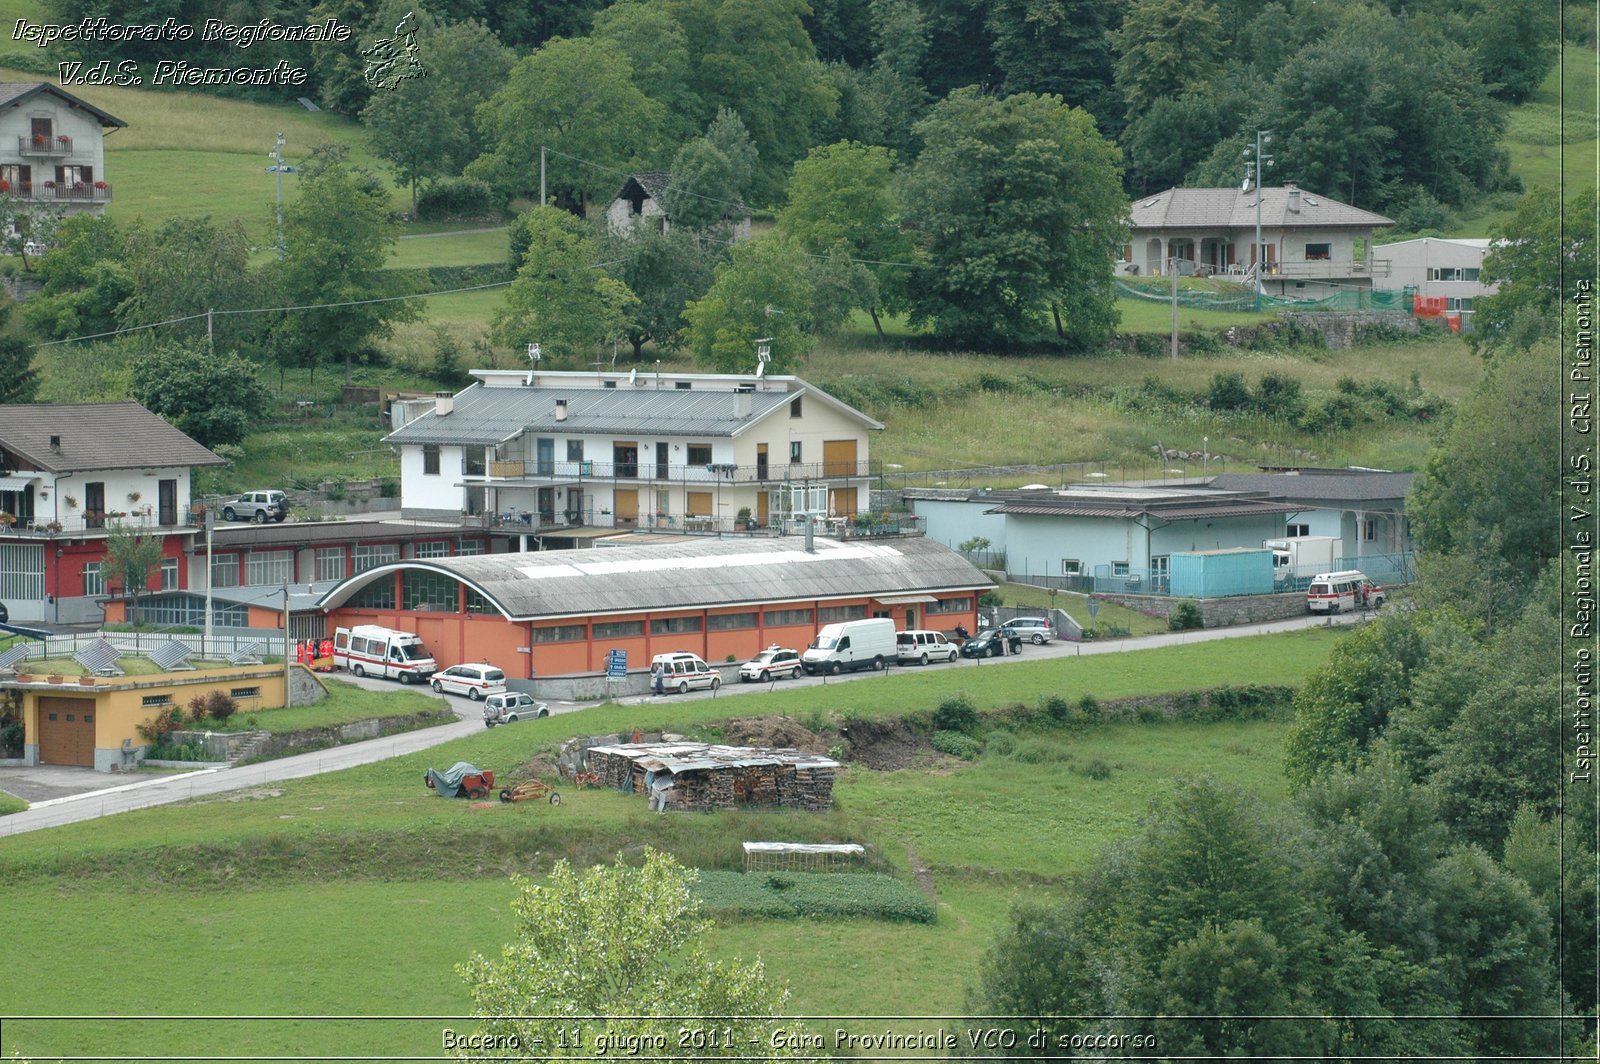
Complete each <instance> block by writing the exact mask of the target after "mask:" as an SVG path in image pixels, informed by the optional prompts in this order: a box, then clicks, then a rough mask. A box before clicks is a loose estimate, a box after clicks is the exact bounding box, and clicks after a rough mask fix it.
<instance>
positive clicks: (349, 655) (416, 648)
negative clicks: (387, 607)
mask: <svg viewBox="0 0 1600 1064" xmlns="http://www.w3.org/2000/svg"><path fill="white" fill-rule="evenodd" d="M333 664H334V666H335V667H336V668H340V669H349V670H350V671H351V672H353V673H355V674H356V675H357V676H379V677H383V678H385V679H388V678H391V677H392V678H394V679H397V680H399V681H400V682H401V683H427V682H428V677H430V676H432V675H433V674H434V673H435V672H438V671H439V663H438V662H436V661H434V660H433V655H432V654H429V653H428V648H427V647H426V646H423V644H422V638H421V637H420V636H418V635H416V634H415V633H413V632H398V631H395V630H394V629H393V628H383V627H380V626H379V625H376V624H358V625H356V626H355V627H354V628H337V629H335V630H334V633H333Z"/></svg>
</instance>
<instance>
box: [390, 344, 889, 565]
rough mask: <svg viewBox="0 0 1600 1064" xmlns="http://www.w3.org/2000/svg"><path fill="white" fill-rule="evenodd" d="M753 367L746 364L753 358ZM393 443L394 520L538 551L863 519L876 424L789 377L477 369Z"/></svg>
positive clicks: (392, 438) (394, 436) (395, 434)
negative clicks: (640, 535) (469, 528)
mask: <svg viewBox="0 0 1600 1064" xmlns="http://www.w3.org/2000/svg"><path fill="white" fill-rule="evenodd" d="M750 359H751V368H752V370H754V368H755V364H756V353H755V352H754V351H751V353H750ZM473 376H475V377H477V378H479V380H478V382H477V383H475V384H473V385H471V386H470V387H468V388H466V389H464V390H463V391H461V392H458V393H457V394H455V395H453V396H440V397H439V399H438V400H437V401H436V404H435V407H434V409H433V410H431V411H429V412H428V413H425V414H423V415H422V416H421V417H418V418H416V419H414V420H412V421H410V422H408V423H407V424H406V425H405V426H404V427H403V428H401V429H398V430H397V431H395V432H393V433H390V434H389V435H388V436H387V437H385V442H386V443H390V444H394V445H397V446H398V447H399V449H400V504H401V513H402V515H403V516H405V517H408V518H415V519H422V520H439V519H457V518H459V517H460V516H461V515H462V514H466V515H469V516H477V515H481V516H482V517H483V518H484V519H485V521H486V522H487V523H488V524H490V525H493V526H496V527H498V528H501V529H506V530H511V531H516V532H520V533H525V536H524V539H525V542H523V543H519V544H518V546H521V547H523V548H524V549H525V548H526V547H528V546H530V545H535V544H533V542H532V541H533V540H536V539H548V538H551V537H553V538H555V539H557V540H561V541H563V542H566V541H569V540H571V539H572V538H574V531H575V530H576V529H580V528H588V529H603V530H606V531H608V532H609V531H611V530H616V529H621V530H629V529H635V528H654V529H659V530H663V531H666V530H670V531H674V532H718V531H720V532H733V531H743V530H744V529H742V528H740V527H739V525H740V521H739V515H740V511H742V510H745V509H748V510H749V521H750V523H753V525H754V526H755V527H757V528H761V529H772V528H783V527H784V526H785V525H789V526H791V527H792V526H793V525H794V522H795V521H796V520H797V519H799V518H802V517H804V515H807V514H809V515H811V516H812V517H813V518H816V519H818V520H820V521H826V520H827V519H829V518H834V519H836V520H839V521H846V520H849V519H850V518H852V517H854V516H855V515H856V514H857V513H859V512H860V511H862V510H863V509H865V508H867V507H868V506H869V501H870V499H869V497H870V491H871V487H872V483H873V481H872V477H873V472H874V470H873V467H872V464H871V460H870V449H871V435H872V433H874V432H878V431H881V430H882V428H883V425H882V424H881V423H880V422H878V421H876V420H874V419H872V418H870V417H868V416H867V415H865V414H863V413H862V412H861V411H859V410H856V409H855V408H854V407H851V406H849V405H848V404H846V403H843V402H840V401H839V400H837V399H835V398H833V397H832V396H831V395H829V394H828V393H826V392H824V391H822V390H821V389H819V388H816V387H814V386H812V385H810V384H808V383H806V382H805V381H803V380H801V379H800V378H798V377H790V376H772V377H767V376H761V377H758V376H757V375H755V374H754V373H753V372H752V373H750V374H745V375H740V374H718V373H655V372H649V373H647V372H644V371H640V370H635V371H631V372H625V373H617V372H601V373H556V372H551V373H543V372H534V373H529V372H527V371H518V370H474V371H473Z"/></svg>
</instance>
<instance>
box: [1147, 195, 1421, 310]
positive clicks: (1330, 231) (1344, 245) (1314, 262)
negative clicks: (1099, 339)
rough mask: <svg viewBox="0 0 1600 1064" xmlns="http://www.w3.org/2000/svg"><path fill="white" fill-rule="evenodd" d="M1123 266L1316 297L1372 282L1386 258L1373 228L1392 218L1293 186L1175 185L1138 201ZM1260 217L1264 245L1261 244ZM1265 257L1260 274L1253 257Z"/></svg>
mask: <svg viewBox="0 0 1600 1064" xmlns="http://www.w3.org/2000/svg"><path fill="white" fill-rule="evenodd" d="M1129 219H1130V226H1131V232H1130V235H1129V242H1128V243H1127V244H1125V245H1123V248H1122V255H1121V260H1122V261H1121V262H1120V263H1119V264H1118V267H1117V268H1118V272H1120V273H1124V274H1143V275H1155V274H1163V275H1164V274H1165V273H1166V271H1167V262H1168V260H1169V259H1170V260H1173V261H1175V263H1176V269H1177V271H1178V272H1179V273H1180V274H1182V275H1184V276H1189V275H1191V274H1212V275H1221V276H1228V277H1236V278H1238V279H1240V280H1241V281H1243V282H1245V283H1247V284H1252V285H1253V284H1254V283H1255V281H1256V280H1257V277H1258V272H1259V280H1260V282H1261V287H1262V291H1263V292H1265V293H1266V294H1268V295H1275V296H1282V297H1285V298H1289V299H1294V298H1316V297H1320V296H1324V295H1327V294H1329V293H1331V292H1333V291H1337V290H1338V289H1340V288H1348V287H1352V286H1354V287H1360V288H1371V287H1373V282H1374V278H1382V277H1383V276H1384V274H1385V273H1386V272H1387V270H1388V266H1389V264H1388V262H1387V261H1385V260H1383V259H1381V258H1379V257H1377V256H1376V254H1375V253H1374V246H1373V234H1374V233H1375V232H1376V231H1377V230H1380V229H1383V228H1386V227H1388V226H1391V225H1393V224H1394V222H1393V220H1391V219H1389V218H1385V217H1384V216H1383V215H1381V214H1374V213H1373V212H1371V211H1366V210H1362V209H1361V208H1359V207H1352V206H1351V205H1349V204H1348V203H1340V202H1339V201H1338V200H1335V199H1330V198H1328V197H1327V196H1323V195H1321V194H1320V193H1312V192H1308V191H1305V190H1303V189H1301V188H1299V187H1298V186H1296V185H1293V184H1286V185H1283V186H1281V187H1277V188H1257V187H1256V186H1254V185H1253V184H1250V183H1248V182H1247V183H1246V184H1245V185H1244V186H1243V187H1241V188H1169V189H1166V190H1165V191H1163V192H1157V193H1156V194H1155V195H1153V196H1145V197H1143V198H1142V199H1140V200H1138V201H1136V202H1135V203H1134V204H1133V205H1132V207H1131V208H1130V211H1129ZM1258 223H1259V227H1260V231H1261V248H1260V249H1259V250H1258V249H1257V247H1256V229H1257V225H1258ZM1258 262H1259V264H1260V269H1259V271H1258V269H1257V264H1258Z"/></svg>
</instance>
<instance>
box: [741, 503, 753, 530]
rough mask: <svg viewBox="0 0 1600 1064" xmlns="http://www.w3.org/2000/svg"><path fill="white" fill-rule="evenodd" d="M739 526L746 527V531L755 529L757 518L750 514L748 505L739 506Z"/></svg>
mask: <svg viewBox="0 0 1600 1064" xmlns="http://www.w3.org/2000/svg"><path fill="white" fill-rule="evenodd" d="M739 527H740V528H742V529H744V530H745V531H746V532H751V531H754V530H755V527H756V522H755V519H754V518H752V517H751V516H750V507H748V506H741V507H739Z"/></svg>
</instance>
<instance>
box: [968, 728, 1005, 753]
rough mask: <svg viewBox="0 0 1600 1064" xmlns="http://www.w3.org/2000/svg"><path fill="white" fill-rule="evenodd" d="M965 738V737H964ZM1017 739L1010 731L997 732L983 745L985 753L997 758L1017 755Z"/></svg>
mask: <svg viewBox="0 0 1600 1064" xmlns="http://www.w3.org/2000/svg"><path fill="white" fill-rule="evenodd" d="M963 738H965V736H963ZM1016 750H1017V737H1016V736H1015V735H1012V734H1011V733H1010V732H1008V731H997V732H995V733H994V734H993V735H991V736H989V738H988V740H987V741H986V742H985V743H984V744H983V752H984V753H985V754H991V755H993V756H995V757H1010V756H1011V755H1012V754H1014V753H1016Z"/></svg>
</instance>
